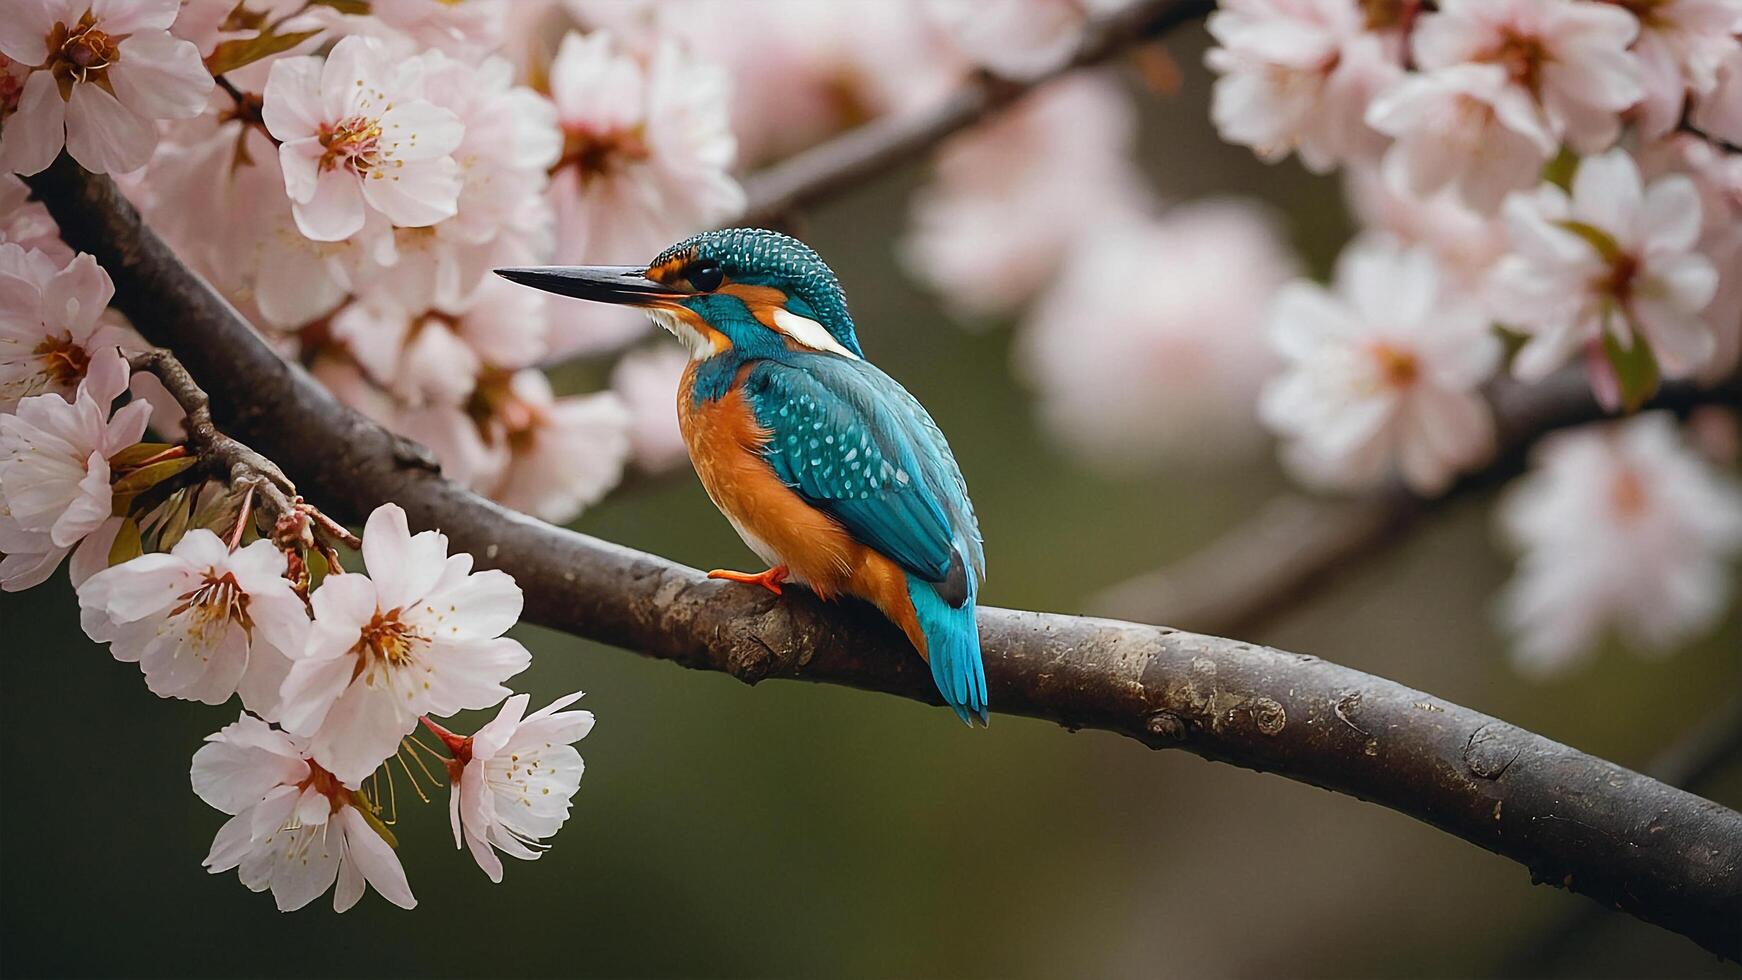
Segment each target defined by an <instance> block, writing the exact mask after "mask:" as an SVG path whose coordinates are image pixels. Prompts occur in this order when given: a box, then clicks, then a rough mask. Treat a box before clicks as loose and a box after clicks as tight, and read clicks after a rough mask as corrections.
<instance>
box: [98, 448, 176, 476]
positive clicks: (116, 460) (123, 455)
mask: <svg viewBox="0 0 1742 980" xmlns="http://www.w3.org/2000/svg"><path fill="white" fill-rule="evenodd" d="M168 448H170V444H169V443H167V442H136V443H134V444H133V445H131V446H128V447H127V448H126V449H123V450H121V451H120V452H118V453H116V454H115V455H113V456H110V457H109V468H110V469H111V470H126V469H132V468H133V467H135V466H138V465H139V464H140V463H143V462H145V461H146V460H148V459H150V458H151V457H153V456H156V455H157V454H158V453H161V452H163V451H164V450H166V449H168Z"/></svg>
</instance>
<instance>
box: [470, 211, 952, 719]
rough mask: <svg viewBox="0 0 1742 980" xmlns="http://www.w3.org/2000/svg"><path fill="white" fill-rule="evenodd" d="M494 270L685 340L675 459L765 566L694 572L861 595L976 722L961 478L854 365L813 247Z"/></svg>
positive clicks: (933, 431)
mask: <svg viewBox="0 0 1742 980" xmlns="http://www.w3.org/2000/svg"><path fill="white" fill-rule="evenodd" d="M496 273H497V274H498V275H500V276H502V277H503V278H506V279H509V280H511V281H513V282H517V283H522V284H524V285H528V286H534V287H536V288H538V289H543V290H546V291H548V292H552V293H556V294H558V295H562V296H570V297H574V298H577V299H583V300H591V301H593V302H598V303H614V304H618V305H622V306H633V307H638V308H640V309H642V310H645V311H646V312H647V314H648V316H649V317H651V318H652V319H653V321H654V322H655V323H657V324H659V325H660V326H661V327H663V328H665V329H666V330H667V331H669V332H670V333H672V334H673V335H674V336H676V337H677V338H678V339H679V340H680V341H682V342H683V344H684V345H685V346H686V347H687V348H688V349H689V353H690V361H689V364H688V365H686V366H685V368H684V373H683V381H682V383H681V384H680V385H679V388H678V396H677V413H678V424H679V428H680V429H681V430H682V432H683V439H684V444H685V445H686V446H687V447H688V448H689V455H690V461H691V463H692V464H694V466H695V471H696V475H697V476H698V477H699V478H700V479H701V483H702V486H703V487H704V488H706V490H707V492H708V496H709V497H710V498H711V499H712V500H713V502H714V506H716V507H718V508H719V509H720V512H721V513H723V514H725V515H726V520H728V521H730V522H731V524H732V527H733V528H734V529H735V530H736V531H737V532H738V535H739V537H741V538H743V539H744V543H745V544H746V545H748V546H749V547H750V550H751V551H754V552H755V553H756V554H757V556H758V557H760V558H761V559H762V560H763V561H764V562H766V563H767V564H768V565H769V567H768V569H767V570H766V571H763V572H757V573H749V572H737V571H729V570H725V569H715V570H713V571H711V572H709V573H708V577H709V578H717V579H726V580H729V581H733V582H742V583H746V584H750V585H755V586H761V587H762V588H765V589H768V590H769V591H770V592H773V593H774V594H776V595H779V594H780V593H781V586H782V584H783V583H785V582H789V581H790V582H794V583H797V584H800V585H803V586H805V587H806V588H808V589H810V590H811V591H812V592H813V593H815V594H816V595H817V596H818V597H820V598H823V599H833V598H835V597H836V596H839V595H843V594H845V595H853V596H858V597H859V598H861V599H865V600H867V601H869V602H870V603H871V604H872V605H874V606H876V607H877V609H878V610H879V611H881V612H882V613H883V615H884V616H885V617H887V618H888V619H889V620H890V621H892V622H893V623H895V625H897V626H899V627H900V628H901V630H902V632H904V633H906V634H907V638H908V640H909V641H911V642H912V644H913V646H914V649H915V650H917V651H918V652H919V655H920V656H921V657H923V658H925V660H926V662H927V663H928V664H929V666H930V667H931V675H932V680H933V681H934V682H935V683H936V684H937V688H938V691H939V693H941V694H942V695H943V699H944V701H945V703H947V704H948V705H949V706H950V707H951V708H952V709H953V710H954V711H955V713H956V716H957V717H958V718H960V719H961V720H962V721H963V722H965V723H967V724H969V725H970V726H972V725H973V724H974V722H975V721H976V720H977V721H979V722H980V723H981V724H982V725H983V724H985V723H986V670H985V666H984V664H983V663H982V661H981V658H980V635H979V631H978V629H977V628H976V626H975V621H974V599H975V595H976V594H977V593H978V591H979V586H980V582H981V581H983V580H984V579H985V574H986V560H985V551H984V547H983V544H982V542H981V537H980V528H979V524H978V522H977V521H976V520H975V518H974V506H973V504H972V503H970V502H969V500H968V486H967V481H966V480H964V479H963V477H962V471H961V467H959V466H958V465H957V464H956V460H955V456H954V455H953V454H951V452H950V447H949V443H947V442H946V441H945V440H944V434H943V432H942V430H940V429H939V428H938V425H937V423H936V422H934V421H932V418H931V416H930V415H929V414H927V413H926V410H925V409H924V408H923V407H922V406H921V405H920V403H919V401H918V400H917V399H915V398H914V397H913V396H912V395H910V394H908V392H907V389H905V388H903V387H902V386H901V385H900V384H898V383H897V382H896V381H895V379H893V378H891V377H890V376H889V375H887V374H885V373H883V372H882V371H881V370H879V369H878V368H877V367H876V366H875V365H873V364H872V363H871V362H870V361H868V360H866V358H865V352H864V350H863V349H861V348H860V346H859V338H858V334H857V332H856V331H855V329H854V326H853V317H852V315H851V314H850V313H848V312H847V300H846V294H845V293H844V292H843V290H842V289H841V284H840V280H838V279H836V278H835V274H834V272H833V271H832V270H830V269H829V267H828V265H827V264H825V263H824V262H823V260H822V259H821V258H820V257H819V256H818V255H817V253H816V252H814V251H812V250H811V248H810V247H809V246H807V245H805V244H804V243H803V242H800V241H798V240H797V239H794V238H791V237H789V236H786V235H783V234H780V233H779V232H775V231H769V230H767V229H762V228H727V229H722V230H718V231H709V232H704V233H702V234H700V235H696V236H694V237H691V238H687V239H685V240H683V241H681V242H678V243H677V244H676V245H673V246H671V247H670V248H668V249H666V250H665V251H663V252H661V253H660V254H659V255H658V256H657V257H655V258H654V260H653V261H652V262H651V263H650V264H648V265H644V266H642V265H632V266H544V267H531V268H510V269H497V270H496Z"/></svg>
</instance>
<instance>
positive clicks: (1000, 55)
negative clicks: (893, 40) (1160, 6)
mask: <svg viewBox="0 0 1742 980" xmlns="http://www.w3.org/2000/svg"><path fill="white" fill-rule="evenodd" d="M1121 5H1122V4H1120V3H1114V2H1108V0H1099V2H1098V3H1094V4H1091V3H1084V2H1082V0H980V2H964V0H928V2H927V3H926V12H927V13H929V14H930V15H931V17H932V19H934V20H935V21H936V22H937V23H938V24H939V26H941V27H942V28H943V29H944V30H945V32H947V33H948V34H949V36H950V39H951V40H952V41H954V42H955V44H956V46H957V47H958V48H960V49H961V51H962V53H963V54H966V55H967V56H968V57H969V58H971V59H973V60H974V61H975V62H977V63H978V64H980V65H983V66H985V67H987V68H990V69H991V70H992V71H994V72H996V73H998V74H1000V75H1005V76H1009V77H1013V78H1019V77H1022V76H1024V75H1030V74H1033V73H1035V72H1039V71H1045V70H1047V69H1049V68H1055V67H1057V66H1058V65H1060V64H1062V63H1063V62H1064V60H1065V58H1067V57H1069V56H1070V54H1071V52H1073V51H1074V50H1076V46H1077V42H1078V39H1079V38H1080V36H1081V34H1082V30H1083V25H1084V24H1087V23H1088V21H1089V15H1090V13H1091V8H1092V7H1094V6H1101V7H1109V8H1111V7H1114V6H1121Z"/></svg>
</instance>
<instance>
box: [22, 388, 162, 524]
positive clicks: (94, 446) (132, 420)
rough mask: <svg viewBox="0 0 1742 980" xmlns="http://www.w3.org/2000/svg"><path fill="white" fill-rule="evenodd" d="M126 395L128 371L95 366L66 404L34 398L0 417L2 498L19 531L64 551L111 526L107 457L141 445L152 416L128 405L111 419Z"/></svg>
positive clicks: (145, 407) (54, 398)
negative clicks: (120, 397)
mask: <svg viewBox="0 0 1742 980" xmlns="http://www.w3.org/2000/svg"><path fill="white" fill-rule="evenodd" d="M126 387H127V367H126V363H125V362H123V361H121V360H120V359H119V358H115V359H98V360H95V361H93V362H91V370H90V373H88V374H87V375H86V376H85V379H84V380H83V381H81V382H79V386H78V391H77V395H76V397H75V398H74V399H73V400H72V401H71V402H68V401H67V400H66V399H65V398H62V397H61V396H60V395H59V394H46V395H34V396H32V397H30V398H26V399H24V400H23V401H21V402H19V403H18V404H17V406H16V408H15V411H16V414H13V415H0V495H4V497H5V502H6V507H7V509H8V510H9V511H10V513H11V519H12V521H14V522H16V525H17V527H18V528H19V529H21V530H24V531H35V532H42V533H46V534H47V535H48V536H49V540H50V541H51V542H52V543H53V545H54V546H55V547H57V548H68V547H71V546H72V545H74V544H77V543H78V541H79V539H81V538H83V537H84V536H85V535H87V534H90V533H91V532H92V531H95V530H96V529H97V528H98V527H99V526H100V525H102V524H103V522H105V521H107V520H108V519H109V512H110V508H111V494H110V490H109V457H111V456H113V455H115V454H116V453H118V452H120V451H121V450H123V449H125V448H127V447H128V446H131V445H133V444H134V443H136V442H138V441H139V437H140V436H141V435H143V434H144V433H145V423H146V420H147V418H148V417H149V414H150V406H148V405H146V404H145V403H144V402H130V403H129V404H127V405H126V406H125V407H123V408H122V409H121V410H119V411H117V412H115V413H114V414H113V416H111V414H110V410H109V406H110V403H111V402H113V401H114V400H115V398H116V396H118V395H120V394H121V392H122V391H123V390H124V389H125V388H126Z"/></svg>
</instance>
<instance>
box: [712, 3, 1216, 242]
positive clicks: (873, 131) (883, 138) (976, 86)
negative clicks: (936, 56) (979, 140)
mask: <svg viewBox="0 0 1742 980" xmlns="http://www.w3.org/2000/svg"><path fill="white" fill-rule="evenodd" d="M1215 6H1216V5H1215V3H1214V2H1213V0H1144V2H1141V3H1137V4H1133V5H1132V6H1129V7H1127V8H1125V9H1123V10H1120V11H1117V12H1115V13H1113V14H1110V15H1108V16H1106V17H1104V18H1100V19H1097V20H1095V21H1092V22H1091V23H1090V24H1089V25H1088V26H1087V27H1086V28H1084V31H1083V36H1082V39H1081V40H1080V41H1079V42H1078V43H1077V49H1076V51H1074V52H1073V53H1072V54H1071V56H1070V57H1069V58H1067V59H1066V60H1065V61H1064V62H1063V63H1061V64H1059V65H1056V66H1054V67H1051V68H1048V69H1045V70H1043V71H1038V72H1034V73H1032V74H1029V75H1024V76H1021V77H1013V78H1003V77H999V76H996V75H993V74H991V73H989V72H984V71H982V72H979V73H977V74H976V75H974V77H973V78H971V79H970V80H969V81H968V83H967V84H965V85H963V86H961V87H960V88H958V89H957V90H956V91H955V92H953V93H952V94H951V95H950V96H949V98H947V99H945V100H944V101H943V102H941V103H939V104H938V105H937V106H936V107H934V108H933V109H931V110H930V111H928V112H924V113H919V114H916V115H911V116H886V117H883V118H881V119H877V120H875V121H873V122H870V123H867V124H865V125H863V126H859V127H857V128H855V129H851V130H849V131H847V132H846V133H843V134H842V135H840V136H837V137H835V138H834V139H832V140H829V141H828V142H826V143H822V144H820V145H818V146H815V147H812V148H811V149H809V150H807V151H805V152H803V153H799V154H797V155H795V156H793V157H791V158H789V159H787V160H784V161H782V162H780V163H778V164H775V165H774V166H771V167H768V168H767V169H765V170H762V171H761V172H759V173H757V174H755V175H753V176H752V177H751V178H750V179H749V180H748V181H747V182H746V185H745V194H746V196H747V197H748V198H749V201H750V203H749V206H748V207H747V208H746V210H745V213H744V215H743V217H742V218H741V219H740V223H742V224H746V225H775V224H779V223H781V222H782V221H784V220H786V219H788V218H790V217H791V215H792V214H793V213H795V212H797V211H799V210H801V209H803V208H805V207H808V206H810V205H812V204H815V203H816V202H818V201H820V200H823V199H825V198H828V197H832V196H834V195H836V194H839V193H840V192H842V191H844V190H847V189H849V188H852V187H855V186H857V185H859V184H861V183H863V182H864V181H866V180H868V179H870V178H872V177H875V176H877V175H878V174H882V173H886V172H888V171H889V170H890V169H892V168H894V167H896V166H899V165H901V164H904V163H908V162H911V161H913V160H917V159H920V158H922V157H924V156H925V154H926V153H927V152H929V151H930V150H932V149H933V148H935V147H936V146H937V145H938V144H940V143H942V142H943V141H944V140H946V139H948V138H949V137H951V136H953V135H955V134H956V133H958V132H960V131H962V130H964V129H967V128H968V127H970V126H972V125H974V124H975V123H978V122H981V121H982V120H984V119H986V118H987V117H989V116H991V115H993V114H994V113H996V112H998V111H999V110H1001V109H1003V108H1005V107H1007V106H1009V105H1010V104H1011V103H1013V102H1015V101H1016V100H1017V99H1018V98H1020V97H1021V96H1022V95H1023V94H1025V93H1027V92H1028V91H1030V90H1031V89H1034V88H1036V87H1038V86H1041V85H1044V84H1046V83H1047V82H1050V81H1053V80H1054V79H1057V78H1059V77H1061V76H1064V75H1067V74H1069V73H1071V72H1073V71H1076V70H1078V69H1080V68H1087V67H1090V66H1093V65H1098V64H1101V63H1102V62H1105V61H1107V60H1109V59H1110V58H1112V57H1113V56H1115V55H1117V54H1119V53H1120V52H1122V51H1125V50H1126V49H1128V48H1130V47H1131V46H1132V45H1134V44H1137V43H1140V42H1142V41H1145V40H1150V39H1153V38H1157V37H1160V36H1161V35H1163V34H1166V33H1167V32H1168V31H1171V30H1173V29H1174V28H1176V27H1178V26H1180V25H1182V24H1186V23H1190V22H1191V21H1194V20H1198V19H1199V18H1202V17H1204V16H1206V15H1207V14H1209V12H1210V11H1211V10H1213V9H1215Z"/></svg>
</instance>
